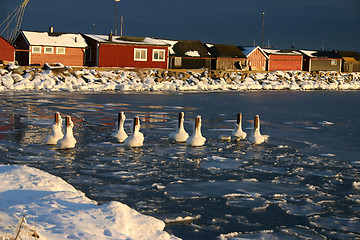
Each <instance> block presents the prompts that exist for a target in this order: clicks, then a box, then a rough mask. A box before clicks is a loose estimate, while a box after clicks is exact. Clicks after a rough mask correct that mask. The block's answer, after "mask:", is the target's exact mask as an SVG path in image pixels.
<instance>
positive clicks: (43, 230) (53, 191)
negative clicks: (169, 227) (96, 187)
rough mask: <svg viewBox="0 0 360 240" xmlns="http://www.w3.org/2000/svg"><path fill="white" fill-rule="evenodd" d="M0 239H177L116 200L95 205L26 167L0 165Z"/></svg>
mask: <svg viewBox="0 0 360 240" xmlns="http://www.w3.org/2000/svg"><path fill="white" fill-rule="evenodd" d="M0 182H1V185H0V200H1V201H0V239H13V238H14V237H15V235H16V233H15V232H17V224H18V222H19V219H21V217H22V216H23V214H25V220H26V221H25V222H24V223H23V224H22V233H21V239H34V236H38V237H39V238H38V239H40V240H41V239H48V240H51V239H96V240H97V239H136V240H138V239H147V240H148V239H154V240H159V239H160V240H167V239H178V238H176V237H174V236H170V235H169V234H168V233H166V232H164V231H163V229H164V227H165V223H164V222H162V221H160V220H158V219H155V218H153V217H149V216H145V215H142V214H140V213H138V212H137V211H135V210H133V209H131V208H129V207H128V206H127V205H125V204H122V203H120V202H110V203H108V204H104V205H97V203H96V202H94V201H92V200H90V199H88V198H87V197H85V195H84V194H83V193H82V192H80V191H78V190H76V189H75V188H74V187H72V186H71V185H69V184H67V183H66V182H65V181H63V180H62V179H61V178H59V177H55V176H53V175H50V174H48V173H46V172H43V171H40V170H38V169H35V168H30V167H27V166H5V165H0Z"/></svg>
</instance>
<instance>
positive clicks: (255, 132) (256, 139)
mask: <svg viewBox="0 0 360 240" xmlns="http://www.w3.org/2000/svg"><path fill="white" fill-rule="evenodd" d="M268 138H269V135H261V133H260V119H259V115H256V116H255V117H254V128H253V129H252V130H251V134H250V137H249V141H250V142H251V143H253V144H261V143H263V142H265V141H267V140H268Z"/></svg>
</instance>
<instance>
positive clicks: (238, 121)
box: [231, 113, 246, 140]
mask: <svg viewBox="0 0 360 240" xmlns="http://www.w3.org/2000/svg"><path fill="white" fill-rule="evenodd" d="M241 122H242V113H238V114H237V118H236V123H235V128H234V131H232V132H231V136H233V137H235V138H236V139H239V140H240V139H245V138H246V132H244V131H243V130H242V127H241Z"/></svg>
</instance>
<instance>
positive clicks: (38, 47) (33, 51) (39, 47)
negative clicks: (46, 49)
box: [31, 46, 41, 53]
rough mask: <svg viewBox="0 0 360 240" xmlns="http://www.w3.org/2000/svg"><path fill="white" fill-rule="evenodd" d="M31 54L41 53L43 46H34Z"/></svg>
mask: <svg viewBox="0 0 360 240" xmlns="http://www.w3.org/2000/svg"><path fill="white" fill-rule="evenodd" d="M35 49H39V50H38V51H36V50H35ZM31 53H41V46H32V47H31Z"/></svg>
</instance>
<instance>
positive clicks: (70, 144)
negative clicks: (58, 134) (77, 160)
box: [57, 116, 76, 149]
mask: <svg viewBox="0 0 360 240" xmlns="http://www.w3.org/2000/svg"><path fill="white" fill-rule="evenodd" d="M73 128H74V123H73V122H72V121H71V117H70V116H67V117H66V118H65V134H64V137H63V138H62V139H60V140H59V141H58V142H57V146H58V147H59V148H60V149H69V148H74V147H75V144H76V139H75V138H74V134H73Z"/></svg>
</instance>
